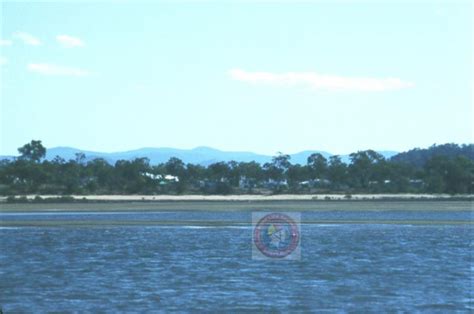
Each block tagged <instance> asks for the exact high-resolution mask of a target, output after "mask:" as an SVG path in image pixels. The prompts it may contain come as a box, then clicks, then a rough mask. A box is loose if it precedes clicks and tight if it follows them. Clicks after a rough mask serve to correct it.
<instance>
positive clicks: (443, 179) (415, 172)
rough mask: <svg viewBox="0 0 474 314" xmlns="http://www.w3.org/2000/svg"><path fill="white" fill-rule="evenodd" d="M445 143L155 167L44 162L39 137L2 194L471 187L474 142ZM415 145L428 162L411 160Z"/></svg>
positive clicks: (11, 163) (80, 157) (4, 178)
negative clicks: (394, 151)
mask: <svg viewBox="0 0 474 314" xmlns="http://www.w3.org/2000/svg"><path fill="white" fill-rule="evenodd" d="M446 145H448V146H447V147H446ZM446 145H441V146H443V149H441V151H444V152H446V151H447V152H448V153H447V154H439V153H432V154H430V151H431V152H436V151H440V148H439V147H440V146H432V147H430V148H429V149H427V150H419V149H416V150H412V151H409V152H407V153H402V154H401V156H402V157H400V156H399V155H397V156H395V157H393V158H391V159H385V158H384V157H383V156H382V155H381V154H379V153H377V152H375V151H373V150H365V151H358V152H355V153H352V154H350V163H348V164H346V163H344V162H342V160H341V158H340V157H339V156H337V155H335V156H331V157H329V159H327V158H325V157H324V156H323V155H321V154H319V153H315V154H312V155H310V156H309V157H308V158H307V163H306V164H304V165H301V164H292V163H291V158H290V156H289V155H285V154H281V153H279V154H277V155H276V156H274V157H273V158H272V161H271V162H268V163H264V164H259V163H257V162H236V161H230V162H216V163H213V164H210V165H208V166H203V165H199V164H191V163H188V164H185V163H184V162H183V161H182V160H180V159H178V158H170V159H169V160H168V161H167V162H166V163H161V164H158V165H152V164H150V161H149V160H148V159H147V158H135V159H133V160H119V161H117V162H116V163H115V164H114V165H112V164H109V163H108V162H107V161H106V160H104V159H100V158H99V159H94V160H91V161H86V156H85V155H84V154H81V153H79V154H76V156H75V158H74V159H71V160H64V159H63V158H61V157H59V156H57V157H56V158H54V159H53V160H45V159H44V157H45V154H46V148H45V147H44V146H43V145H42V143H41V141H35V140H33V141H31V142H30V143H28V144H25V145H24V146H22V147H20V148H19V149H18V151H19V153H20V157H18V158H15V159H14V160H7V159H4V160H1V161H0V194H1V195H22V194H58V195H69V194H79V195H80V194H230V193H235V194H239V193H242V194H243V193H255V194H261V193H346V194H347V193H449V194H465V193H473V192H474V189H473V187H474V185H473V180H474V161H473V159H474V158H471V155H469V154H472V150H473V145H463V146H459V145H456V144H446ZM450 148H451V149H450ZM413 151H414V152H415V153H416V154H415V155H416V156H420V154H421V155H423V158H422V159H423V160H422V161H420V158H415V159H416V162H413V160H410V152H413ZM420 151H421V152H420ZM453 151H462V152H463V153H462V154H460V153H454V154H452V152H453ZM466 152H467V153H466Z"/></svg>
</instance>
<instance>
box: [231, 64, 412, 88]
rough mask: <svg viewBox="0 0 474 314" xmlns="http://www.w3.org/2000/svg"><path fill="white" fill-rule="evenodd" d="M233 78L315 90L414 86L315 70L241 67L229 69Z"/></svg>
mask: <svg viewBox="0 0 474 314" xmlns="http://www.w3.org/2000/svg"><path fill="white" fill-rule="evenodd" d="M229 75H230V77H231V78H232V79H234V80H238V81H243V82H248V83H252V84H267V85H277V86H308V87H310V88H312V89H315V90H327V91H363V92H380V91H388V90H398V89H402V88H409V87H413V86H414V84H413V83H411V82H405V81H402V80H401V79H399V78H370V77H344V76H336V75H323V74H319V73H315V72H287V73H271V72H247V71H245V70H241V69H232V70H230V71H229Z"/></svg>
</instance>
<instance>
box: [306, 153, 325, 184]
mask: <svg viewBox="0 0 474 314" xmlns="http://www.w3.org/2000/svg"><path fill="white" fill-rule="evenodd" d="M307 164H308V167H309V169H310V173H311V179H317V178H319V179H323V178H324V177H326V175H327V170H328V164H327V159H326V158H325V157H324V156H323V155H321V154H320V153H314V154H311V156H309V157H308V162H307Z"/></svg>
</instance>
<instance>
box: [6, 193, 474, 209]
mask: <svg viewBox="0 0 474 314" xmlns="http://www.w3.org/2000/svg"><path fill="white" fill-rule="evenodd" d="M315 196H317V198H314V197H315ZM327 196H329V197H332V198H330V199H327V198H326V197H327ZM414 196H416V197H414ZM34 197H35V196H34V195H33V196H30V197H29V199H30V200H31V201H28V202H6V201H5V200H6V198H5V197H4V198H3V201H0V213H8V212H17V213H21V212H25V213H26V212H167V211H196V212H200V211H221V212H225V211H229V212H231V211H260V210H261V211H302V212H304V211H346V210H350V211H359V210H367V211H400V210H401V211H406V210H408V211H411V210H417V211H418V210H421V211H459V210H461V211H465V210H469V211H473V210H474V196H473V195H467V196H466V195H463V196H462V197H461V196H459V195H458V196H447V195H410V194H409V195H406V194H404V195H396V194H390V195H387V194H378V195H369V194H357V195H353V196H352V198H350V199H348V198H344V195H337V197H336V195H334V194H330V195H328V194H325V195H271V196H263V195H228V196H216V195H213V196H212V195H207V196H203V195H183V196H176V195H174V196H173V195H160V196H156V195H155V196H152V195H147V196H144V195H94V196H93V197H89V198H86V199H85V200H84V199H83V197H86V196H83V195H80V196H78V195H76V196H72V197H73V198H72V199H71V198H68V200H67V201H63V200H61V199H60V198H59V199H55V200H49V201H48V198H47V197H48V196H42V197H45V199H44V200H42V201H34ZM50 197H58V196H56V195H54V196H50ZM59 197H60V196H59Z"/></svg>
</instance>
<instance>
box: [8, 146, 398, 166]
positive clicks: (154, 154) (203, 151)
mask: <svg viewBox="0 0 474 314" xmlns="http://www.w3.org/2000/svg"><path fill="white" fill-rule="evenodd" d="M77 153H83V154H85V155H86V160H87V161H89V160H93V159H95V158H103V159H105V160H106V161H107V162H109V163H111V164H114V163H115V162H116V161H117V160H121V159H122V160H131V159H134V158H141V157H146V158H148V159H150V163H151V164H159V163H164V162H167V161H168V160H169V159H170V158H171V157H176V158H179V159H181V160H182V161H183V162H184V163H193V164H201V165H204V166H207V165H210V164H212V163H215V162H220V161H225V162H227V161H231V160H235V161H237V162H250V161H256V162H258V163H261V164H263V163H266V162H269V161H271V160H272V156H270V155H262V154H256V153H252V152H229V151H222V150H218V149H214V148H211V147H204V146H201V147H196V148H193V149H176V148H166V147H164V148H140V149H136V150H131V151H125V152H115V153H101V152H93V151H86V150H81V149H77V148H73V147H54V148H49V149H48V150H47V151H46V159H47V160H53V159H54V158H55V157H56V156H59V157H61V158H64V159H65V160H69V159H74V158H75V154H77ZM313 153H320V154H322V155H323V156H324V157H326V158H329V157H330V156H332V155H333V154H331V153H328V152H324V151H316V150H314V151H313V150H307V151H302V152H299V153H296V154H291V155H290V156H291V162H292V163H293V164H296V163H298V164H306V160H307V158H308V156H310V155H311V154H313ZM378 153H380V154H382V155H383V156H384V157H385V158H391V157H392V156H394V155H396V154H398V152H395V151H379V152H378ZM340 157H341V159H342V161H344V162H346V163H348V162H349V155H340ZM13 158H14V156H0V159H13Z"/></svg>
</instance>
